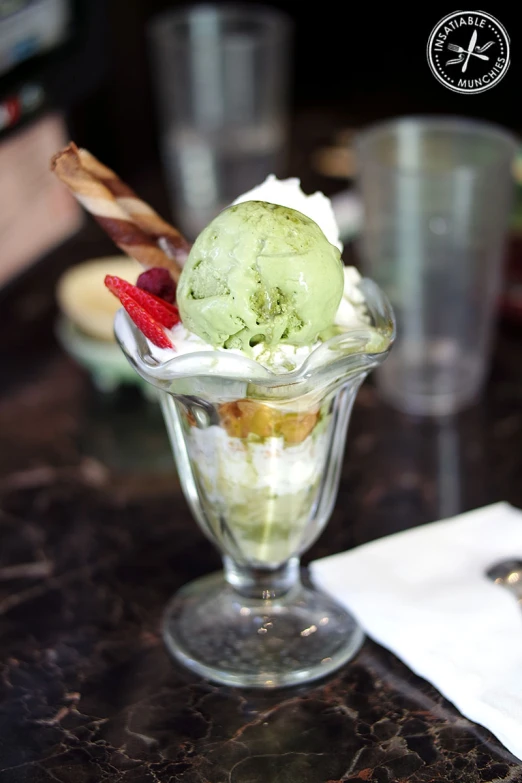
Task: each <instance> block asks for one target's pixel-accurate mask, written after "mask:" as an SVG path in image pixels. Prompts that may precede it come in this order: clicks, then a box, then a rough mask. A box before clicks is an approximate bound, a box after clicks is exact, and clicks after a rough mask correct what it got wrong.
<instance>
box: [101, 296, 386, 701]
mask: <svg viewBox="0 0 522 783" xmlns="http://www.w3.org/2000/svg"><path fill="white" fill-rule="evenodd" d="M361 287H362V290H363V292H364V294H365V298H366V304H367V308H368V312H369V314H370V316H371V319H372V321H373V324H372V325H371V326H370V325H368V326H364V327H361V328H358V329H354V330H352V331H350V332H349V333H346V334H341V335H337V336H335V337H332V338H331V339H330V340H328V341H327V342H325V343H323V344H322V345H321V346H319V347H318V348H316V349H315V350H314V351H313V352H312V353H311V354H310V356H309V357H308V359H307V360H306V361H305V363H304V364H303V365H302V366H301V367H300V368H298V369H297V370H295V371H293V372H290V373H287V374H284V375H281V374H279V375H277V374H275V373H273V372H271V371H270V370H268V369H266V368H264V367H263V366H262V365H260V364H258V363H257V362H254V361H252V360H250V359H248V358H246V357H243V356H238V355H237V354H228V353H227V352H226V351H212V352H210V351H208V352H197V353H196V354H184V355H180V356H178V357H175V358H173V359H170V360H169V361H166V362H163V363H160V362H159V361H158V360H157V359H155V358H154V357H153V356H152V354H151V353H150V352H149V350H148V345H147V342H146V340H145V339H144V337H143V336H142V334H141V332H139V330H137V329H136V327H135V326H134V324H133V323H132V321H131V320H130V319H129V318H128V316H127V314H126V313H125V311H123V310H120V311H119V312H118V314H117V316H116V320H115V333H116V337H117V340H118V342H119V344H120V346H121V348H122V350H123V352H124V353H125V354H126V356H127V358H128V359H129V361H130V363H131V364H132V366H133V367H134V369H135V370H136V372H137V373H138V374H139V375H141V377H142V378H144V379H145V380H146V381H148V382H149V383H151V384H152V385H153V386H155V387H156V388H157V389H158V390H159V396H160V399H161V405H162V410H163V414H164V418H165V422H166V426H167V430H168V432H169V435H170V439H171V443H172V449H173V452H174V457H175V460H176V464H177V468H178V473H179V477H180V481H181V485H182V488H183V491H184V494H185V497H186V500H187V502H188V504H189V506H190V508H191V511H192V513H193V515H194V517H195V519H196V520H197V522H198V523H199V525H200V526H201V529H202V530H203V532H204V533H205V535H206V536H207V537H208V538H209V539H210V540H211V541H212V542H213V543H214V545H215V546H216V547H217V548H218V549H219V551H220V552H221V553H222V556H223V565H224V569H223V572H222V573H218V574H212V575H210V576H207V577H204V578H203V579H198V580H197V581H194V582H191V583H190V584H188V585H187V586H185V587H184V588H182V589H181V591H179V592H178V593H177V594H176V595H175V596H174V598H173V599H172V601H171V602H170V604H169V606H168V607H167V610H166V613H165V619H164V626H163V635H164V639H165V642H166V644H167V647H168V649H169V650H170V651H171V653H172V654H173V655H174V656H175V657H176V658H177V659H178V660H179V661H181V662H182V663H183V664H184V665H185V666H187V667H188V668H190V669H192V670H193V671H195V672H197V673H198V674H200V675H203V676H204V677H207V678H209V679H211V680H214V681H216V682H221V683H226V684H229V685H235V686H242V687H260V688H273V687H280V686H284V685H292V684H296V683H303V682H308V681H311V680H314V679H316V678H318V677H322V676H323V675H326V674H328V673H329V672H331V671H333V670H335V669H337V668H338V667H339V666H341V665H342V664H343V663H345V662H346V661H347V660H349V659H350V658H351V657H352V656H353V655H354V654H355V653H356V652H357V650H358V648H359V646H360V644H361V642H362V639H363V633H362V631H361V629H360V628H359V626H358V625H357V623H356V622H355V620H354V619H353V617H352V616H351V615H350V614H349V613H348V612H347V611H346V610H345V609H344V608H343V607H341V606H340V605H339V604H337V602H336V601H335V600H333V598H331V597H329V596H327V595H325V594H323V593H321V592H320V591H318V590H316V589H315V588H314V587H313V586H308V585H307V586H305V585H303V584H302V582H301V579H300V568H299V558H300V555H301V554H302V553H303V552H304V551H305V550H306V549H308V547H310V546H311V544H312V543H313V542H314V541H315V539H316V538H317V537H318V536H319V534H320V533H321V531H322V530H323V528H324V526H325V525H326V522H327V520H328V518H329V516H330V513H331V511H332V508H333V505H334V503H335V499H336V495H337V489H338V484H339V476H340V470H341V465H342V458H343V451H344V444H345V439H346V433H347V427H348V420H349V418H350V413H351V409H352V405H353V402H354V399H355V396H356V394H357V390H358V389H359V387H360V385H361V383H362V382H363V380H364V378H365V377H366V375H367V374H368V373H369V372H370V370H372V369H373V368H374V367H376V366H377V365H378V364H380V363H381V362H382V361H383V360H384V359H385V358H386V356H387V354H388V352H389V350H390V347H391V345H392V342H393V338H394V320H393V314H392V311H391V309H390V307H389V305H388V302H387V300H386V297H385V296H384V295H383V294H382V293H381V291H380V290H379V288H378V287H377V286H376V285H375V284H373V283H372V282H371V281H369V280H364V281H363V283H362V286H361Z"/></svg>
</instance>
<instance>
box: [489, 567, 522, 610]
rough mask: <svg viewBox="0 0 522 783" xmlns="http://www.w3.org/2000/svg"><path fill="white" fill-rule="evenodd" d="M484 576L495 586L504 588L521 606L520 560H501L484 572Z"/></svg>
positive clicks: (521, 578)
mask: <svg viewBox="0 0 522 783" xmlns="http://www.w3.org/2000/svg"><path fill="white" fill-rule="evenodd" d="M486 576H487V577H488V579H491V581H492V582H494V583H495V584H496V585H500V586H501V587H505V588H506V590H509V592H510V593H512V594H513V595H514V596H515V598H516V599H517V601H518V602H519V603H520V604H522V560H502V561H501V562H500V563H495V564H494V565H492V566H491V567H490V568H488V570H487V571H486Z"/></svg>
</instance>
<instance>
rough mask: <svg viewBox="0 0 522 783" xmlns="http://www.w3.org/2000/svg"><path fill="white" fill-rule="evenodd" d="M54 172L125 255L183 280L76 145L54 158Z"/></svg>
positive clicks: (52, 168)
mask: <svg viewBox="0 0 522 783" xmlns="http://www.w3.org/2000/svg"><path fill="white" fill-rule="evenodd" d="M100 165H101V164H100ZM51 170H52V171H54V173H55V174H56V175H57V177H58V178H59V179H60V180H61V181H62V182H63V183H64V184H65V185H67V186H68V188H69V189H70V190H71V191H72V193H73V194H74V196H75V197H76V198H77V200H78V201H79V202H80V204H82V206H83V207H85V209H86V210H87V211H88V212H90V213H91V214H92V216H93V217H94V218H95V220H97V222H98V223H99V224H100V225H101V226H102V228H103V229H104V230H105V231H106V232H107V234H108V235H109V236H110V237H111V239H112V240H113V242H115V243H116V245H117V246H118V247H119V248H120V249H121V250H123V252H124V253H127V255H130V256H132V257H133V258H135V259H136V261H138V262H139V263H140V264H141V265H142V266H144V267H145V268H152V267H157V266H159V267H165V268H166V269H168V270H169V272H170V273H171V275H172V277H173V278H174V279H175V280H176V281H177V280H178V279H179V275H180V273H181V268H180V266H179V264H178V263H176V261H174V260H173V259H172V258H171V257H170V256H169V255H168V254H167V253H166V252H165V250H163V249H162V248H161V247H159V246H158V242H157V238H156V237H155V236H153V235H152V236H151V235H149V234H147V233H146V232H145V231H144V230H143V229H142V228H140V227H139V225H137V223H136V221H135V220H134V219H132V218H131V216H130V215H129V213H128V212H127V211H126V210H124V209H123V207H122V206H121V205H120V204H119V203H118V201H117V200H116V198H115V196H114V194H113V193H111V191H110V190H109V188H108V187H107V186H106V185H105V184H104V183H103V182H102V181H101V180H99V179H97V178H96V177H95V176H94V175H93V174H92V173H91V172H90V171H88V170H86V169H85V168H84V166H83V165H82V161H81V158H80V155H79V153H78V148H77V147H76V145H75V144H72V143H71V144H69V145H68V146H67V147H65V149H63V150H61V151H60V152H58V153H57V154H56V155H54V156H53V158H52V160H51ZM138 201H139V199H138ZM167 225H168V224H167ZM174 231H175V229H174Z"/></svg>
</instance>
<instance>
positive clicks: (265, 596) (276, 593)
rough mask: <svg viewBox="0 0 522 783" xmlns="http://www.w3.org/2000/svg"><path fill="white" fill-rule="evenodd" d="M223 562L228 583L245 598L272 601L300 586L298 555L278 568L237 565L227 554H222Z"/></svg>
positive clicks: (294, 590)
mask: <svg viewBox="0 0 522 783" xmlns="http://www.w3.org/2000/svg"><path fill="white" fill-rule="evenodd" d="M223 564H224V570H225V579H226V581H227V582H228V584H229V585H230V586H231V587H233V588H234V590H236V592H238V593H239V594H240V595H242V596H245V597H246V598H254V599H256V600H262V601H274V600H277V599H278V598H281V597H282V596H285V595H288V594H289V593H294V592H296V591H297V590H299V588H300V586H301V581H300V579H299V558H298V557H291V558H290V559H289V560H287V561H286V563H283V564H282V565H281V566H279V567H278V568H251V567H250V566H247V565H239V563H236V562H235V561H234V560H233V559H232V558H231V557H229V556H228V555H225V556H224V558H223Z"/></svg>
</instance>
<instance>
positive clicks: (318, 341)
mask: <svg viewBox="0 0 522 783" xmlns="http://www.w3.org/2000/svg"><path fill="white" fill-rule="evenodd" d="M52 168H53V170H54V171H55V173H56V174H57V175H58V177H59V178H60V179H61V180H62V181H63V182H64V183H65V184H67V185H68V186H69V188H70V189H71V190H72V192H73V193H74V194H75V195H76V196H77V198H78V200H79V201H80V202H81V203H82V204H83V205H84V206H85V208H86V209H88V210H89V211H90V212H91V213H92V214H93V216H94V217H95V218H96V219H97V220H98V221H99V222H100V224H101V225H102V227H103V228H104V229H105V230H106V231H107V232H108V233H109V234H110V236H111V237H112V238H113V239H114V241H115V242H116V244H117V245H118V246H119V247H120V248H121V249H122V250H123V251H124V252H125V253H127V254H129V255H131V256H133V257H134V258H135V259H136V260H138V261H139V262H140V263H141V264H142V266H143V267H144V268H145V271H144V272H143V274H141V275H140V276H139V278H138V279H137V280H123V279H121V278H119V277H117V276H115V275H107V277H106V278H105V285H106V286H107V288H108V289H109V290H110V291H111V292H112V293H113V294H114V295H115V296H116V297H117V298H118V299H119V301H120V302H121V304H122V307H123V309H122V310H120V311H119V313H118V315H117V317H116V322H115V331H116V337H117V339H118V341H119V343H120V345H121V347H122V349H123V351H124V353H125V354H126V355H127V358H128V359H129V361H130V362H131V364H132V365H133V366H134V368H135V369H136V371H137V372H138V373H139V374H140V375H142V377H143V378H145V379H146V380H147V381H149V382H150V383H152V384H153V385H155V386H156V387H157V388H158V389H160V390H161V402H162V406H163V411H164V415H165V420H166V424H167V428H168V430H169V433H170V436H171V440H172V445H173V450H174V454H175V457H176V462H177V465H178V470H179V473H180V477H181V481H182V485H183V488H184V492H185V495H186V497H187V500H188V502H189V505H190V506H191V509H192V511H193V513H194V515H195V517H196V519H197V520H198V522H199V523H200V524H201V526H202V527H203V529H204V531H205V532H206V534H207V535H208V536H209V537H210V538H211V540H212V541H213V542H214V543H215V544H216V545H217V546H218V548H219V549H220V550H221V551H222V552H223V553H224V555H225V572H226V582H227V583H228V586H230V585H233V586H234V589H236V590H239V592H240V593H241V594H242V595H250V597H251V598H259V599H261V598H262V597H264V599H266V598H267V597H270V598H271V599H273V598H275V597H276V596H277V595H286V593H290V592H292V590H291V589H290V588H291V585H290V582H288V584H287V585H286V587H285V588H284V589H283V588H282V587H281V585H282V584H283V583H284V584H286V581H285V579H286V577H285V578H282V581H281V578H280V576H281V574H286V573H287V570H288V567H289V566H288V564H289V563H294V565H295V563H296V562H297V558H298V556H299V555H300V554H301V553H302V552H303V551H304V550H305V549H306V548H308V547H309V546H310V544H311V543H312V542H313V540H314V539H315V538H316V537H317V536H318V535H319V533H320V532H321V530H322V528H323V526H324V524H325V523H326V521H327V519H328V516H329V514H330V512H331V509H332V506H333V503H334V500H335V495H336V491H337V485H338V480H339V472H340V465H341V458H342V452H343V447H344V441H345V436H346V429H347V424H348V419H349V415H350V410H351V405H352V403H353V400H354V398H355V395H356V392H357V390H358V388H359V386H360V384H361V383H362V381H363V380H364V378H365V377H366V375H367V373H368V372H369V371H370V370H371V369H372V368H373V367H374V366H376V365H377V364H378V363H380V362H381V361H382V360H383V358H384V357H385V356H386V354H387V351H388V350H389V348H390V345H391V342H392V339H393V318H392V315H391V313H390V311H389V309H388V305H387V303H386V301H385V300H384V298H383V296H382V294H381V293H380V291H379V290H378V289H377V287H376V286H374V285H373V284H372V283H371V281H367V280H362V279H361V277H360V275H359V273H358V272H357V270H356V269H355V268H354V267H347V266H344V264H343V262H342V259H341V252H342V243H341V242H340V240H339V234H338V229H337V225H336V222H335V217H334V214H333V210H332V207H331V203H330V201H329V199H327V198H326V197H325V196H324V195H323V194H321V193H314V194H313V195H311V196H307V195H305V194H304V193H303V192H302V190H301V188H300V182H299V180H298V179H288V180H282V181H281V180H277V179H276V178H275V177H274V176H269V177H268V178H267V179H266V181H265V182H264V183H262V184H261V185H260V186H258V187H256V188H254V189H253V190H252V191H249V192H248V193H245V194H243V195H241V196H239V197H238V198H237V199H236V201H235V202H234V203H233V204H231V205H230V206H229V207H228V208H227V209H224V210H223V211H222V212H221V213H220V214H218V215H217V217H215V218H214V220H212V222H211V223H210V224H209V225H208V226H207V227H206V228H205V229H204V230H203V231H202V232H201V233H200V235H199V236H198V237H197V238H196V240H195V242H194V244H193V245H192V246H190V245H189V243H187V242H186V240H185V239H184V238H183V237H182V236H181V235H180V234H179V232H178V231H177V230H176V229H174V228H173V227H172V226H170V224H168V223H166V222H165V221H164V220H163V219H162V218H161V217H160V216H159V215H157V213H156V212H155V211H154V210H153V209H152V208H151V207H150V206H149V205H148V204H145V203H144V202H143V201H141V200H140V199H139V198H138V197H137V196H136V194H135V193H134V192H133V191H132V190H131V189H130V188H129V187H128V186H127V185H125V184H124V183H122V182H121V180H119V178H118V177H117V176H116V174H115V173H114V172H112V171H111V170H110V169H108V168H107V167H105V166H104V165H103V164H101V163H100V162H99V161H97V160H96V158H94V157H93V156H92V155H90V153H88V152H86V151H85V150H79V149H77V148H76V147H75V145H73V144H71V145H69V146H68V147H67V148H66V149H64V150H62V151H61V152H59V153H58V154H57V155H56V156H55V157H54V158H53V161H52ZM245 569H246V570H245ZM249 569H250V571H252V572H254V571H255V573H257V574H258V575H259V574H261V577H256V579H257V578H258V579H260V580H261V581H260V582H259V584H258V588H259V589H258V591H257V592H256V589H255V587H252V579H250V577H248V576H245V574H247V572H248V570H249ZM238 574H239V575H238ZM278 575H279V576H278ZM294 577H295V578H294ZM294 577H293V578H292V579H293V581H292V580H290V581H292V584H293V587H292V589H293V590H294V599H293V600H297V598H296V596H297V593H296V592H295V591H296V590H298V591H300V600H301V604H299V605H300V607H301V608H300V609H299V611H298V610H297V609H296V606H297V604H295V605H293V609H292V608H291V607H292V603H291V602H290V603H289V602H288V601H287V603H286V604H285V606H286V609H285V611H286V613H287V615H288V616H287V624H288V627H287V631H285V633H287V632H288V633H290V630H291V628H293V624H294V625H295V622H297V623H298V625H299V624H301V623H302V622H308V621H309V620H310V617H309V616H306V618H305V617H304V615H307V611H308V613H310V612H312V613H313V612H322V613H323V615H324V616H325V617H327V616H328V612H329V611H330V613H333V614H332V617H333V616H334V615H335V616H336V617H338V615H339V617H340V616H342V617H344V618H345V619H344V620H343V621H342V622H345V620H346V618H349V622H350V623H352V627H351V631H352V632H353V620H352V618H350V617H349V615H347V614H346V613H345V612H344V610H342V609H341V608H340V607H338V606H337V605H336V604H333V606H334V607H335V609H332V608H331V606H330V604H328V599H326V597H322V598H321V601H323V604H321V606H320V608H319V607H318V606H316V604H317V601H318V598H317V594H315V593H314V592H312V591H308V593H310V595H313V599H314V601H313V602H312V603H314V602H315V603H314V608H313V609H312V606H311V604H310V605H309V606H308V608H307V601H308V598H310V596H308V598H307V599H306V600H305V598H304V596H305V593H307V591H306V590H305V588H303V587H301V585H300V583H299V580H298V577H297V576H296V575H295V574H294ZM274 580H275V581H274ZM254 581H255V580H254ZM287 581H288V580H287ZM276 584H277V585H279V587H277V586H276V587H275V586H274V585H276ZM249 585H250V586H249ZM267 585H268V587H267ZM270 585H272V587H270ZM228 586H227V585H226V584H225V587H224V588H223V590H222V591H221V592H219V591H216V589H215V588H209V589H208V590H207V591H206V592H205V590H203V594H202V595H201V596H200V599H199V600H198V602H197V603H196V604H194V603H192V612H191V613H190V615H188V614H186V613H185V609H183V607H184V606H185V603H184V599H182V598H181V599H176V601H178V603H177V604H176V608H175V609H173V610H172V612H171V618H172V617H174V618H175V621H176V627H175V629H174V630H173V629H172V628H170V630H169V631H168V641H169V646H170V647H171V649H173V651H174V652H175V654H176V655H177V656H178V657H179V658H181V659H182V660H184V662H185V663H188V660H190V661H192V663H188V665H191V666H192V668H195V669H197V670H198V671H200V672H202V673H208V672H209V671H210V672H211V673H213V674H214V675H215V674H216V672H218V670H219V672H221V675H220V676H217V679H220V680H221V681H224V682H231V683H232V684H234V683H235V679H234V677H235V676H236V675H235V674H230V675H227V676H225V675H223V667H225V668H226V667H227V665H228V666H229V667H232V669H234V671H237V670H241V667H242V666H243V667H246V668H245V671H244V673H243V675H238V676H240V679H241V682H240V683H235V684H256V683H257V684H260V682H261V681H259V672H258V671H257V670H256V669H255V664H254V663H253V660H252V656H247V662H246V663H245V661H244V645H243V647H241V645H239V638H240V636H241V633H240V632H239V630H238V632H237V639H236V642H237V644H232V642H230V645H231V649H230V650H229V659H230V660H229V662H228V664H225V663H224V662H223V661H220V662H219V664H218V663H216V661H214V662H212V660H210V658H211V657H212V656H210V654H209V652H208V650H207V651H206V652H205V651H202V650H198V649H196V648H195V647H194V645H195V644H196V642H195V641H194V640H193V639H192V635H193V633H194V632H195V629H194V623H195V624H196V625H198V623H199V625H198V627H197V629H196V630H197V632H198V633H201V632H203V631H204V632H205V633H207V634H214V635H215V634H216V633H217V630H216V629H215V628H212V629H211V628H210V626H209V627H208V628H207V629H206V630H205V627H206V626H205V622H207V621H206V619H205V618H207V617H208V616H209V613H210V614H212V613H213V614H214V616H215V617H216V616H217V617H219V616H220V614H221V616H222V617H223V618H224V617H225V615H226V611H225V609H224V606H225V605H226V606H227V607H228V609H227V611H229V613H230V612H232V608H231V607H232V603H231V598H230V596H229V597H228V599H227V597H226V596H227V593H226V591H227V589H229V588H228ZM227 600H228V603H227ZM212 601H214V602H215V601H218V602H221V603H219V606H218V605H214V604H212ZM324 602H326V604H325V603H324ZM327 604H328V606H330V609H327V608H326V606H327ZM260 611H261V610H260ZM263 611H264V612H265V614H266V611H267V608H266V606H265V607H264V609H263ZM248 612H249V613H250V614H249V615H248V616H249V617H250V616H251V621H252V622H253V618H254V617H255V616H257V615H256V611H254V610H253V609H249V610H248ZM303 613H304V614H303ZM336 613H337V614H336ZM246 615H247V613H246V612H245V614H244V615H243V620H244V618H245V617H246ZM238 617H239V616H238ZM296 617H299V618H300V619H299V620H296ZM183 618H184V619H183ZM236 620H237V617H236V616H235V615H234V618H231V617H230V616H229V617H228V620H227V622H228V623H229V625H230V623H231V624H232V626H235V623H236ZM243 620H241V622H243ZM216 622H217V621H216ZM245 622H246V621H245ZM249 622H250V621H249ZM338 622H341V620H338ZM223 623H225V620H224V619H223ZM215 624H216V623H215ZM341 624H342V623H341ZM309 625H310V627H312V626H313V625H314V624H313V623H312V622H310V623H309ZM218 626H219V623H217V625H216V628H217V627H218ZM314 627H315V626H314ZM343 627H344V626H343ZM294 630H295V629H294ZM344 632H345V633H348V630H347V628H346V627H344ZM227 633H228V636H227V638H228V639H230V638H231V634H232V631H230V628H229V631H228V632H227ZM292 633H293V632H292ZM299 633H300V632H299ZM299 633H298V635H299ZM322 634H323V644H324V643H325V638H324V637H325V634H326V630H323V631H322ZM283 635H284V634H283ZM352 635H353V634H352ZM232 636H233V634H232ZM181 637H182V638H181ZM189 637H190V638H189ZM332 638H333V637H332ZM173 639H175V640H174V641H173ZM352 641H353V640H352ZM285 643H286V642H285ZM332 643H333V642H332ZM336 644H338V649H337V648H336V649H337V652H335V651H331V652H332V655H331V656H330V654H329V653H325V655H326V657H327V658H328V659H329V660H330V662H332V661H333V662H337V663H335V665H338V664H339V661H340V660H341V658H342V655H341V653H340V652H339V650H340V649H341V648H342V649H343V650H344V653H343V654H344V659H343V660H345V659H346V654H347V652H346V651H347V649H348V647H347V642H346V640H344V642H342V643H341V642H340V641H339V640H338V642H336ZM216 645H218V646H219V644H218V641H217V640H216ZM348 646H349V645H348ZM216 649H217V648H216ZM240 649H241V652H240ZM350 649H351V653H350V654H353V644H352V647H351V648H350ZM187 650H188V651H187ZM323 652H324V650H323ZM216 654H217V653H216ZM317 654H318V653H317V651H316V653H314V655H317ZM276 657H277V656H276ZM298 657H299V658H301V653H299V656H298ZM324 657H325V656H324V655H322V654H321V656H320V658H321V659H322V658H324ZM203 658H206V663H205V664H203V663H201V661H202V659H203ZM197 661H200V663H199V664H198V663H197ZM234 661H235V662H234ZM314 661H315V659H314ZM194 662H196V663H194ZM265 663H266V661H265ZM285 665H286V666H287V668H288V662H287V664H285ZM317 665H318V664H317ZM332 665H334V664H332ZM270 666H271V667H272V669H274V667H275V669H274V671H276V670H277V668H278V666H279V664H278V663H277V661H275V659H274V661H272V663H271V664H270ZM292 666H293V670H295V671H297V670H298V669H299V666H297V665H296V664H295V662H294V664H292ZM296 666H297V668H296ZM310 666H311V664H310V662H308V663H306V665H305V663H303V662H302V666H301V669H302V672H306V673H307V674H306V677H305V675H304V674H301V675H299V674H295V671H293V674H292V673H290V674H289V673H287V674H286V675H284V676H282V675H281V676H279V675H277V676H276V674H274V671H272V674H273V676H274V678H275V679H274V680H273V682H275V681H276V680H277V683H278V684H284V683H285V682H290V681H298V680H299V679H301V680H302V679H305V678H306V679H310V678H311V677H312V675H311V674H310V671H311V668H310ZM314 666H315V663H314ZM234 667H235V668H234ZM303 667H304V668H303ZM269 668H270V667H269ZM312 668H314V667H313V666H312ZM327 668H328V666H327ZM301 669H299V671H301ZM314 671H315V669H314ZM317 671H321V673H324V667H323V669H321V667H320V666H319V669H318V670H317ZM247 672H248V674H247ZM265 674H266V673H265ZM263 676H265V675H263ZM270 676H272V675H270ZM313 676H319V674H317V675H313ZM266 677H268V679H267V680H266V681H267V682H268V680H269V679H270V678H269V675H266ZM214 678H215V679H216V676H214ZM256 678H257V679H256ZM292 678H293V679H292ZM271 681H272V680H271Z"/></svg>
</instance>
